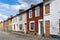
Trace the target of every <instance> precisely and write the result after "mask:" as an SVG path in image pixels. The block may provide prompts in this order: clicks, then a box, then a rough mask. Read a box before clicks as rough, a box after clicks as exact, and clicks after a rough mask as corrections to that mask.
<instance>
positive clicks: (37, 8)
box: [35, 6, 40, 17]
mask: <svg viewBox="0 0 60 40" xmlns="http://www.w3.org/2000/svg"><path fill="white" fill-rule="evenodd" d="M36 10H38V13H39V15H37V11H36ZM38 16H40V8H39V6H38V7H36V8H35V17H38Z"/></svg>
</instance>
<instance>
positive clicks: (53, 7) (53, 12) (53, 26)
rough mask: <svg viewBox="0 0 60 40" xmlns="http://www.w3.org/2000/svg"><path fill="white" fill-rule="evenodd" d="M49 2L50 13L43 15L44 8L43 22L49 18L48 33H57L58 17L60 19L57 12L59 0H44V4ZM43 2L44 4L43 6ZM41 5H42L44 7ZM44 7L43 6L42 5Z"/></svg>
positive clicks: (59, 14)
mask: <svg viewBox="0 0 60 40" xmlns="http://www.w3.org/2000/svg"><path fill="white" fill-rule="evenodd" d="M47 3H50V14H49V15H45V10H44V23H45V21H46V20H50V34H55V35H57V34H58V32H59V19H60V13H59V5H58V4H59V3H60V0H53V1H49V2H46V3H45V4H47ZM45 4H44V6H45ZM44 6H43V7H44ZM44 9H45V7H44ZM44 33H45V24H44Z"/></svg>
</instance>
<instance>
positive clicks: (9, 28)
mask: <svg viewBox="0 0 60 40" xmlns="http://www.w3.org/2000/svg"><path fill="white" fill-rule="evenodd" d="M12 18H13V16H12V15H11V16H10V18H9V19H8V22H9V26H8V31H12Z"/></svg>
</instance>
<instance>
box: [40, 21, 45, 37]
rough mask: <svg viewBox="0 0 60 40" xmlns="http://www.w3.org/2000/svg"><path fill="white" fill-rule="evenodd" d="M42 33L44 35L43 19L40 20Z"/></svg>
mask: <svg viewBox="0 0 60 40" xmlns="http://www.w3.org/2000/svg"><path fill="white" fill-rule="evenodd" d="M40 33H41V35H42V36H43V35H44V28H43V21H40Z"/></svg>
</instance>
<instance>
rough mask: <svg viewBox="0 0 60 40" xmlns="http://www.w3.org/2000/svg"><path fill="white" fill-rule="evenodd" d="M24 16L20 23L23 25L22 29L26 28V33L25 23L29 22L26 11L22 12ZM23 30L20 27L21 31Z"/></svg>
mask: <svg viewBox="0 0 60 40" xmlns="http://www.w3.org/2000/svg"><path fill="white" fill-rule="evenodd" d="M22 16H23V17H22V20H20V19H19V25H20V24H22V25H23V29H22V30H24V32H25V33H26V25H25V23H26V22H27V15H26V13H24V14H22ZM19 18H20V16H19ZM22 30H20V29H19V31H22Z"/></svg>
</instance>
